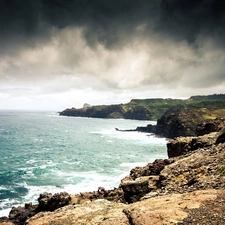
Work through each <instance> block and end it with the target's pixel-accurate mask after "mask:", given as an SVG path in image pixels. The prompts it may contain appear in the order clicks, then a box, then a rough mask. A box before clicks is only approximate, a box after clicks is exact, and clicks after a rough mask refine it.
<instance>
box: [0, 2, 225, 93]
mask: <svg viewBox="0 0 225 225" xmlns="http://www.w3.org/2000/svg"><path fill="white" fill-rule="evenodd" d="M224 27H225V2H224V1H221V0H162V1H159V0H135V1H131V0H118V1H107V0H73V1H72V0H55V1H52V0H20V1H18V0H2V1H0V31H1V35H0V49H1V51H0V54H1V56H2V57H1V59H0V76H1V77H0V79H1V83H2V84H3V81H4V82H5V83H7V82H12V83H13V82H14V83H20V82H21V83H23V81H26V82H27V83H29V82H31V83H32V82H33V84H34V85H41V84H42V83H45V85H44V86H43V89H44V91H46V92H47V91H48V90H49V91H54V92H55V91H57V90H58V91H59V90H61V91H63V90H65V89H67V90H68V89H70V88H77V89H79V88H80V89H82V88H88V86H90V85H91V86H92V87H93V88H95V89H98V90H101V89H103V90H104V89H113V90H121V89H134V90H135V89H136V88H139V87H145V88H146V89H147V88H149V87H150V88H156V87H160V88H165V87H166V88H175V87H176V86H184V87H196V88H198V87H201V86H210V85H218V84H219V83H223V82H224V80H225V77H224V73H223V71H225V66H224V65H225V64H224V60H222V59H221V58H223V57H224V47H225V46H224V43H225V42H224V40H225V29H224ZM63 74H64V75H65V76H64V75H63ZM62 76H63V78H62ZM74 77H75V78H76V77H78V79H77V80H76V79H75V80H74V79H73V78H74ZM49 79H51V82H50V84H48V82H49ZM53 79H54V80H53ZM45 81H46V82H45ZM60 82H61V83H60ZM60 84H61V86H60ZM21 85H22V84H21ZM59 86H60V88H57V87H59Z"/></svg>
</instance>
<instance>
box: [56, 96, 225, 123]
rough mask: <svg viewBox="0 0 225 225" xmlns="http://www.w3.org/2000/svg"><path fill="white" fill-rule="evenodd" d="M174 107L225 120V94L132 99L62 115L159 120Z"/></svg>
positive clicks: (206, 118) (70, 110)
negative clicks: (123, 102)
mask: <svg viewBox="0 0 225 225" xmlns="http://www.w3.org/2000/svg"><path fill="white" fill-rule="evenodd" d="M172 107H176V108H187V109H192V110H193V112H194V113H195V114H196V117H198V118H201V119H202V120H203V119H204V120H205V121H210V120H213V119H216V118H225V94H224V95H223V94H219V95H216V94H215V95H208V96H192V97H191V98H189V99H171V98H167V99H162V98H153V99H132V100H131V101H130V102H129V103H126V104H117V105H96V106H91V107H88V108H81V109H73V108H72V109H67V110H64V111H63V112H61V113H60V115H66V116H84V117H98V118H117V116H118V118H125V119H140V120H158V119H159V118H161V116H162V115H163V114H164V113H165V112H166V111H167V110H168V109H170V108H172ZM193 118H195V116H194V117H193ZM192 122H195V121H192ZM196 122H197V121H196Z"/></svg>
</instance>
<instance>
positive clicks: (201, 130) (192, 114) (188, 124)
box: [155, 108, 225, 138]
mask: <svg viewBox="0 0 225 225" xmlns="http://www.w3.org/2000/svg"><path fill="white" fill-rule="evenodd" d="M214 111H215V112H214ZM214 111H213V110H211V109H188V108H171V109H169V110H168V111H166V112H165V113H164V114H163V116H162V117H161V118H160V119H158V121H157V125H156V131H155V133H156V134H157V135H161V136H163V137H166V138H175V137H187V136H199V135H204V134H209V133H211V132H218V131H220V130H221V129H223V128H224V127H225V120H224V119H223V118H221V119H218V118H215V119H214V117H215V115H214V114H216V113H217V111H216V110H214ZM212 115H214V116H212Z"/></svg>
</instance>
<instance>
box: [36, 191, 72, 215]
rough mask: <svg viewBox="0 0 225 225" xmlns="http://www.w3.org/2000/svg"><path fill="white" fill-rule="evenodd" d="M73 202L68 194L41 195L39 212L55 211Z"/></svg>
mask: <svg viewBox="0 0 225 225" xmlns="http://www.w3.org/2000/svg"><path fill="white" fill-rule="evenodd" d="M70 201H71V197H70V195H69V194H68V193H66V192H61V193H56V194H54V195H52V194H51V193H45V194H40V196H39V198H38V203H39V204H38V207H37V210H38V211H39V212H40V211H54V210H56V209H58V208H61V207H63V206H65V205H68V204H69V203H70Z"/></svg>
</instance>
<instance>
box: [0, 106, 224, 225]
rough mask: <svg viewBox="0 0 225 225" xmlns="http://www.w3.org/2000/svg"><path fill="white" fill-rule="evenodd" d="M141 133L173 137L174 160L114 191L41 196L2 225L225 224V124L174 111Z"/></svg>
mask: <svg viewBox="0 0 225 225" xmlns="http://www.w3.org/2000/svg"><path fill="white" fill-rule="evenodd" d="M204 112H205V109H204ZM207 113H209V112H208V111H207ZM187 118H188V119H187ZM199 118H200V119H199ZM190 121H191V122H190ZM143 129H144V130H143ZM132 131H133V130H132ZM135 131H144V132H153V131H154V133H156V134H158V135H163V136H167V135H166V134H167V132H168V133H169V134H170V133H172V134H173V135H171V136H169V138H170V139H169V140H168V143H167V151H168V159H157V160H155V161H154V162H152V163H149V164H147V165H146V166H144V167H136V168H134V169H132V170H131V171H130V174H129V175H128V176H126V177H125V178H124V179H122V180H121V183H120V185H119V187H118V188H115V189H113V190H105V188H104V187H99V188H98V190H96V191H93V192H83V193H79V194H76V195H70V194H68V193H58V194H54V195H52V194H51V193H45V194H40V196H39V198H38V204H37V205H32V203H26V204H25V205H24V206H20V207H13V208H12V210H11V211H10V214H9V217H2V218H0V224H1V225H3V224H8V225H9V224H16V225H22V224H27V225H39V224H45V225H53V224H54V225H59V224H74V225H78V224H79V225H81V224H98V225H140V224H141V225H147V224H148V225H149V224H196V225H197V224H225V214H224V207H225V122H224V120H223V119H222V118H214V117H211V119H210V120H205V119H202V114H201V116H200V117H199V114H197V113H195V112H193V111H189V110H188V109H179V110H177V109H175V110H174V109H172V110H170V111H169V112H167V113H166V114H164V115H163V116H162V117H161V118H160V119H159V120H158V122H157V125H156V126H153V125H149V126H147V127H146V128H137V129H136V130H135ZM160 131H163V133H160ZM181 134H182V135H181Z"/></svg>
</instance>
